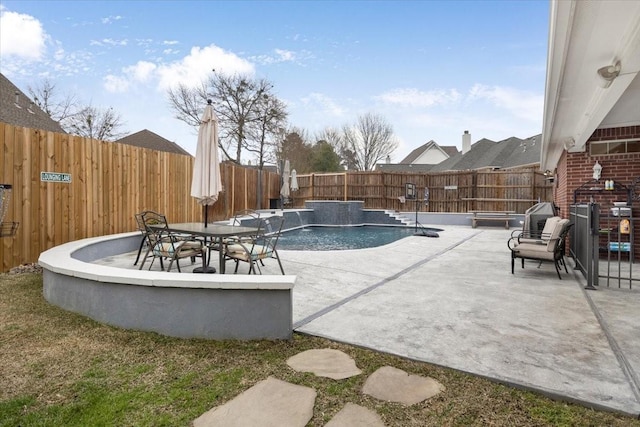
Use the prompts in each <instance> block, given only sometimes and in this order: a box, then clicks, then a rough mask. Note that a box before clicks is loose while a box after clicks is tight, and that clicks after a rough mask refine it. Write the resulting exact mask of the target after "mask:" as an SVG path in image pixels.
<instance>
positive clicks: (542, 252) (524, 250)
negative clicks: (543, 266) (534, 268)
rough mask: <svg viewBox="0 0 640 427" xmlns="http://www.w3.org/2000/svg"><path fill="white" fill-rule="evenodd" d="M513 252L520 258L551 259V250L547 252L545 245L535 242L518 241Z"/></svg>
mask: <svg viewBox="0 0 640 427" xmlns="http://www.w3.org/2000/svg"><path fill="white" fill-rule="evenodd" d="M513 252H514V253H515V255H516V256H518V257H522V258H536V259H544V260H550V261H553V255H554V254H553V250H552V251H551V252H549V251H548V250H547V246H546V245H539V244H536V243H520V244H519V245H517V246H516V247H515V248H514V249H513Z"/></svg>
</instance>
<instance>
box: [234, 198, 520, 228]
mask: <svg viewBox="0 0 640 427" xmlns="http://www.w3.org/2000/svg"><path fill="white" fill-rule="evenodd" d="M363 207H364V202H362V201H346V202H345V201H333V200H308V201H306V202H305V208H304V209H287V210H277V209H276V210H274V209H271V210H266V211H263V212H264V213H267V214H274V215H283V216H284V224H283V226H282V228H283V229H284V230H290V229H295V228H300V227H305V226H310V225H313V226H318V225H331V226H355V225H369V224H376V225H395V226H412V225H414V224H415V220H416V213H415V212H411V211H402V212H395V211H392V210H386V209H364V208H363ZM417 217H418V222H419V223H420V224H422V225H424V226H430V225H468V226H471V215H470V214H468V213H449V212H418V215H417ZM522 221H524V214H516V215H513V219H511V220H510V221H509V226H510V227H521V226H522ZM243 224H245V223H244V222H243Z"/></svg>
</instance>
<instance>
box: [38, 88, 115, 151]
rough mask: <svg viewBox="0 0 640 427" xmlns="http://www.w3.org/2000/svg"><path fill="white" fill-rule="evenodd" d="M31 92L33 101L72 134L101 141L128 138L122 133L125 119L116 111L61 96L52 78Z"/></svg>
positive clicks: (68, 96)
mask: <svg viewBox="0 0 640 427" xmlns="http://www.w3.org/2000/svg"><path fill="white" fill-rule="evenodd" d="M27 90H28V92H29V95H30V96H31V97H32V98H33V102H35V104H36V105H37V106H38V107H40V109H41V110H42V111H44V112H45V113H46V114H47V115H48V116H49V117H51V118H52V119H53V120H55V121H57V122H58V123H60V126H61V127H62V128H63V129H64V130H65V131H67V132H69V133H72V134H76V135H80V136H83V137H85V138H94V139H99V140H101V141H115V140H117V139H119V138H121V137H122V136H124V133H123V132H120V128H121V127H122V126H123V122H122V117H121V116H120V114H118V113H116V112H115V111H114V110H113V108H107V109H99V108H96V107H93V106H92V105H91V104H89V105H87V106H81V105H80V102H79V101H78V100H77V98H76V96H75V95H73V94H66V95H60V94H59V93H58V90H57V89H56V85H55V84H54V83H52V82H51V80H49V79H44V80H43V81H42V82H40V83H39V84H37V85H36V86H29V87H28V89H27Z"/></svg>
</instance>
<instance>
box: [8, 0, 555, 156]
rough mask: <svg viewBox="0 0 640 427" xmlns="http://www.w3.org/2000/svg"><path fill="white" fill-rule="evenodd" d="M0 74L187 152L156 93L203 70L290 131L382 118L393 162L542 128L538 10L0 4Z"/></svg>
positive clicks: (186, 132) (450, 4)
mask: <svg viewBox="0 0 640 427" xmlns="http://www.w3.org/2000/svg"><path fill="white" fill-rule="evenodd" d="M0 8H1V12H0V13H1V20H0V71H1V72H2V73H3V74H4V75H5V76H7V77H8V78H9V79H10V80H11V81H12V82H13V83H14V84H16V85H17V86H18V87H19V88H20V89H22V90H23V91H24V92H25V93H26V92H27V87H28V86H29V85H31V86H35V85H37V84H38V83H39V82H41V81H42V80H43V79H44V77H48V78H49V79H51V81H52V82H54V83H55V84H56V88H57V89H58V90H60V91H61V92H72V93H74V94H76V95H77V96H78V98H79V99H80V100H81V101H82V102H83V103H84V104H88V103H91V104H92V105H93V106H96V107H101V108H107V107H113V108H114V109H115V110H116V111H117V112H119V113H120V114H121V115H122V117H123V119H124V123H125V126H124V129H123V130H125V131H128V132H130V133H133V132H137V131H139V130H142V129H149V130H151V131H153V132H155V133H158V134H159V135H161V136H163V137H165V138H167V139H169V140H171V141H175V142H176V143H178V144H179V145H181V146H182V147H183V148H184V149H186V150H187V151H189V152H190V153H192V154H195V146H196V139H197V137H196V131H195V129H193V128H190V127H188V126H187V125H185V124H183V123H182V122H180V121H178V120H177V119H174V118H173V117H172V112H171V110H170V108H169V106H168V101H167V96H166V91H167V88H169V87H172V86H174V85H176V84H177V83H180V82H181V83H185V84H188V85H196V84H198V83H200V82H201V81H202V80H203V79H205V78H206V77H207V76H208V75H209V73H210V72H211V69H212V68H215V69H216V70H217V71H219V72H224V73H234V72H244V73H249V74H252V75H253V76H254V77H256V78H266V79H268V80H269V81H271V82H272V83H273V84H274V92H275V93H276V94H277V95H278V96H279V97H280V98H281V99H282V100H283V101H285V102H286V103H287V105H288V111H289V114H290V115H289V122H290V125H292V126H296V127H298V128H302V129H306V130H307V131H308V132H309V135H310V136H313V134H314V132H317V131H320V130H322V129H323V128H325V127H327V126H333V127H340V126H342V125H343V124H347V123H355V121H356V120H357V118H358V116H360V115H362V114H364V113H369V112H371V113H376V114H379V115H381V116H383V117H384V118H385V119H386V120H387V121H388V122H389V123H390V124H391V125H392V126H393V128H394V131H395V135H396V137H397V139H398V141H399V147H398V149H397V150H396V151H395V152H394V153H393V155H392V161H394V162H398V161H400V160H401V159H402V158H404V157H405V156H406V155H407V154H409V152H411V150H413V149H414V148H417V147H419V146H420V145H422V144H424V143H425V142H428V141H429V140H434V141H436V142H437V143H439V144H440V145H456V146H458V147H459V148H460V147H461V135H462V133H463V132H464V131H465V130H469V132H470V133H471V135H472V141H476V140H479V139H481V138H488V139H492V140H494V141H499V140H501V139H505V138H508V137H511V136H516V137H520V138H527V137H530V136H533V135H536V134H538V133H541V131H542V110H543V100H544V83H545V70H546V53H547V38H548V25H549V22H548V21H549V17H548V15H549V3H548V2H547V1H534V0H530V1H526V0H518V1H507V0H504V1H495V2H485V1H443V2H440V1H389V2H387V1H349V0H346V1H337V2H332V1H293V0H291V1H215V2H214V1H181V2H178V1H154V2H151V1H136V0H133V1H100V2H98V1H5V0H2V1H0Z"/></svg>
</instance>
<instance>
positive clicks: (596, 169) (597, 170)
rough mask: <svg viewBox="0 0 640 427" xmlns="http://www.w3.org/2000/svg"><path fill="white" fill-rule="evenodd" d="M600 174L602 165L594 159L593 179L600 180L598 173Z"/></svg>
mask: <svg viewBox="0 0 640 427" xmlns="http://www.w3.org/2000/svg"><path fill="white" fill-rule="evenodd" d="M601 174H602V165H600V163H598V161H597V160H596V164H595V165H593V179H595V180H596V181H598V180H600V175H601Z"/></svg>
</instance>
